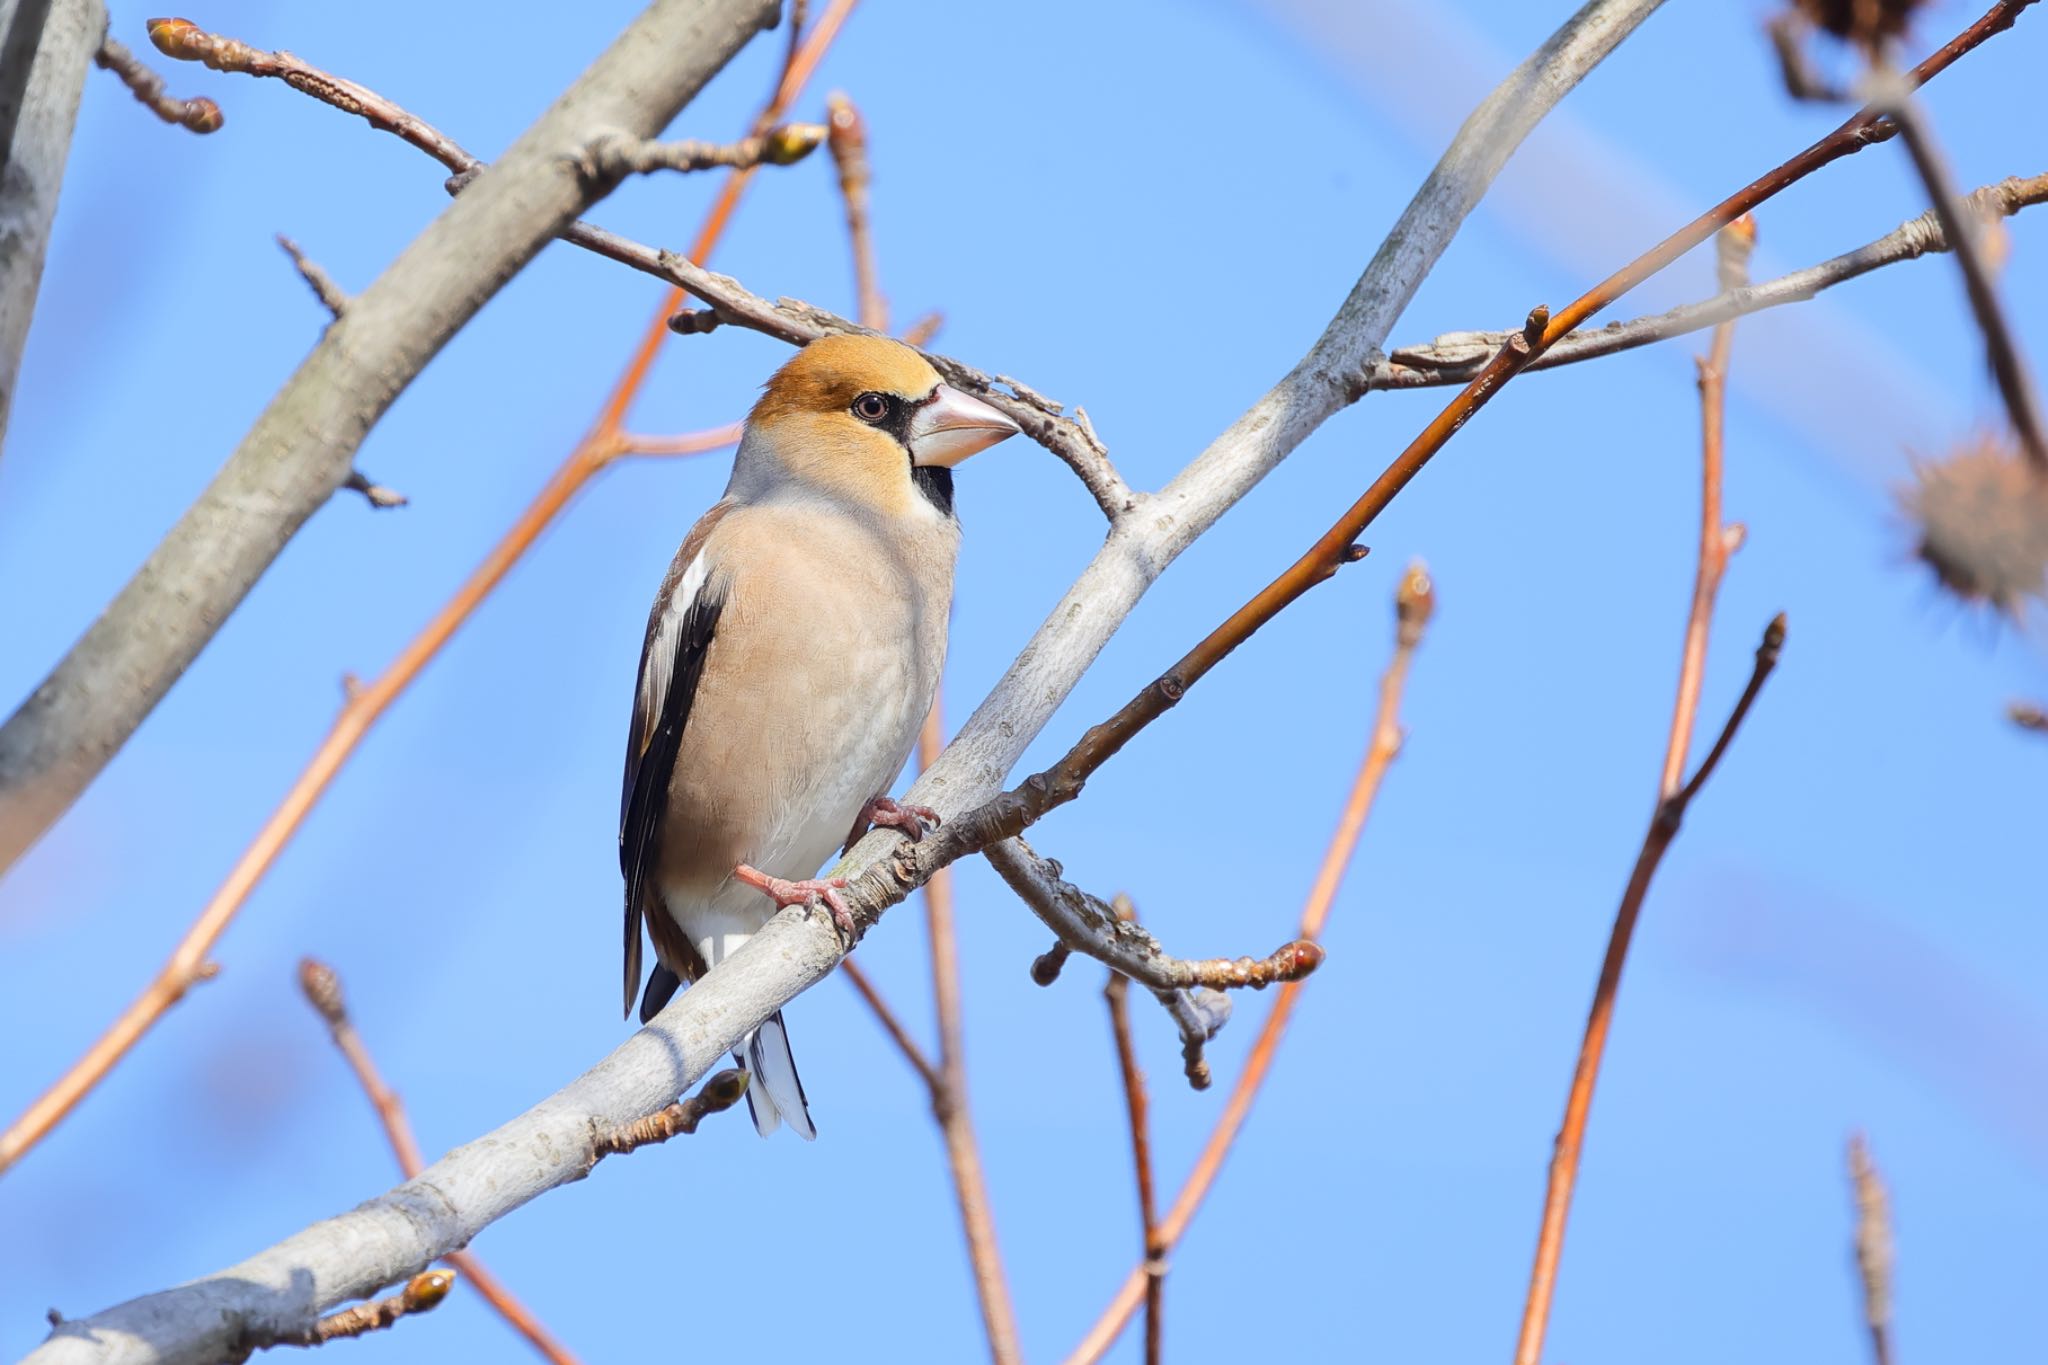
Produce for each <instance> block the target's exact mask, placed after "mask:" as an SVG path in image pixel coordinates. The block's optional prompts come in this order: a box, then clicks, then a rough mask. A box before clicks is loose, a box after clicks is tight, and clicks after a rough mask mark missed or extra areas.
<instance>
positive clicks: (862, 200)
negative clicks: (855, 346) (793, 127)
mask: <svg viewBox="0 0 2048 1365" xmlns="http://www.w3.org/2000/svg"><path fill="white" fill-rule="evenodd" d="M825 111H826V116H827V117H826V122H827V125H828V126H829V127H830V128H831V137H830V146H831V148H832V164H833V165H834V166H835V167H837V168H838V171H839V200H840V202H841V203H842V204H844V205H845V206H846V238H847V241H848V242H849V243H850V244H851V245H852V248H853V293H854V298H855V300H856V301H857V307H856V308H855V310H854V316H855V317H857V318H859V319H860V321H861V325H862V326H864V327H872V328H874V329H875V330H876V331H878V332H880V331H886V330H888V326H889V303H888V300H887V299H885V298H883V297H882V284H881V278H880V272H878V271H877V270H876V269H875V248H874V238H873V236H872V234H871V233H870V231H869V227H868V185H869V183H870V182H871V181H872V180H873V178H874V176H873V173H872V172H871V171H870V170H869V168H868V128H867V121H866V120H865V119H863V118H861V116H860V110H859V108H857V107H856V106H855V105H854V102H853V101H852V100H850V99H848V98H847V97H846V95H845V94H844V93H842V92H839V91H834V92H833V93H832V94H831V95H829V96H827V97H826V100H825ZM877 319H880V320H879V321H877ZM920 344H921V343H920Z"/></svg>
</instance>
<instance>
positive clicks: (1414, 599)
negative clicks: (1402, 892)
mask: <svg viewBox="0 0 2048 1365" xmlns="http://www.w3.org/2000/svg"><path fill="white" fill-rule="evenodd" d="M1435 610H1436V587H1435V585H1434V584H1433V583H1431V581H1430V578H1429V574H1428V572H1427V571H1426V570H1425V569H1424V568H1423V567H1422V565H1421V564H1419V563H1418V564H1415V565H1412V566H1410V568H1409V569H1408V572H1407V573H1405V574H1403V575H1402V577H1401V582H1400V584H1399V585H1398V586H1397V587H1396V588H1395V591H1394V622H1395V625H1394V653H1393V657H1392V658H1391V659H1389V660H1388V661H1387V667H1386V672H1385V673H1384V674H1382V675H1381V678H1380V696H1379V706H1378V709H1377V711H1376V712H1375V714H1374V717H1373V723H1372V730H1371V732H1370V733H1369V734H1368V735H1367V737H1366V745H1365V754H1364V756H1363V757H1362V758H1361V759H1360V760H1359V764H1358V774H1357V776H1356V777H1354V778H1353V779H1352V783H1351V793H1350V795H1349V796H1347V797H1346V798H1345V801H1344V809H1343V811H1342V813H1341V814H1340V815H1339V816H1338V817H1337V828H1336V830H1335V831H1334V832H1333V833H1332V834H1331V835H1330V843H1329V846H1328V847H1327V848H1326V849H1325V850H1324V853H1323V861H1322V865H1321V867H1320V869H1319V870H1318V871H1317V873H1316V879H1315V883H1314V884H1313V885H1312V886H1311V887H1310V889H1309V893H1308V898H1307V901H1306V903H1305V904H1304V905H1303V906H1302V911H1301V936H1302V938H1303V939H1304V940H1305V941H1307V942H1310V943H1313V942H1315V941H1316V940H1317V939H1318V938H1319V937H1321V935H1322V932H1323V926H1324V924H1326V923H1327V922H1328V920H1329V916H1330V909H1331V907H1332V906H1333V905H1335V904H1336V900H1337V890H1338V888H1339V887H1341V886H1342V885H1343V883H1344V873H1345V870H1346V869H1347V868H1349V867H1350V866H1351V858H1352V855H1353V854H1354V853H1356V852H1357V851H1358V840H1359V836H1360V835H1361V834H1363V833H1364V832H1365V822H1366V818H1367V817H1368V816H1370V815H1371V814H1372V807H1373V802H1374V800H1375V799H1376V798H1377V797H1378V796H1379V792H1380V786H1381V784H1382V783H1383V782H1384V781H1385V780H1386V775H1387V770H1388V769H1389V768H1390V767H1392V766H1393V762H1394V759H1395V758H1396V757H1397V756H1398V755H1399V754H1400V752H1401V698H1402V696H1403V694H1404V693H1405V692H1406V691H1407V687H1408V671H1409V669H1410V667H1411V666H1412V665H1413V663H1414V660H1415V651H1416V648H1417V647H1418V646H1420V645H1421V643H1422V635H1423V631H1424V630H1425V629H1426V628H1427V627H1428V625H1429V618H1430V616H1431V614H1432V613H1434V612H1435ZM1304 989H1305V985H1304V983H1302V982H1299V981H1290V982H1288V983H1287V984H1286V985H1284V986H1282V987H1281V988H1280V991H1279V998H1277V999H1276V1000H1274V1002H1273V1008H1272V1010H1271V1011H1270V1012H1269V1013H1268V1014H1267V1015H1266V1020H1265V1023H1264V1024H1263V1025H1261V1026H1260V1028H1259V1036H1258V1038H1257V1039H1256V1040H1255V1041H1254V1042H1253V1043H1252V1050H1251V1053H1250V1055H1249V1056H1248V1057H1247V1058H1246V1059H1245V1064H1244V1070H1243V1071H1241V1072H1240V1073H1238V1078H1237V1084H1236V1086H1235V1087H1234V1088H1233V1089H1232V1090H1231V1092H1230V1098H1229V1099H1228V1100H1227V1101H1226V1102H1225V1103H1224V1106H1223V1112H1222V1113H1221V1114H1220V1115H1218V1116H1217V1119H1216V1124H1215V1127H1213V1128H1212V1129H1210V1131H1209V1138H1208V1141H1206V1142H1204V1143H1203V1144H1202V1151H1201V1154H1200V1155H1199V1156H1198V1157H1196V1159H1195V1165H1194V1168H1193V1169H1192V1170H1190V1171H1189V1172H1188V1177H1187V1181H1186V1183H1184V1184H1183V1185H1182V1186H1181V1189H1180V1193H1179V1194H1178V1195H1176V1196H1175V1197H1174V1201H1173V1205H1172V1207H1171V1208H1170V1209H1168V1210H1167V1213H1166V1216H1165V1217H1163V1218H1161V1219H1159V1220H1158V1222H1157V1224H1156V1226H1155V1227H1154V1229H1153V1237H1152V1244H1151V1245H1149V1246H1148V1248H1147V1255H1146V1259H1145V1261H1143V1262H1140V1263H1139V1265H1138V1266H1137V1268H1136V1269H1134V1270H1133V1271H1131V1273H1130V1274H1129V1275H1128V1276H1126V1277H1125V1279H1124V1282H1123V1285H1122V1287H1121V1288H1120V1289H1118V1290H1117V1294H1116V1297H1115V1298H1114V1299H1112V1300H1111V1301H1110V1304H1109V1307H1107V1308H1105V1309H1104V1310H1103V1312H1102V1316H1101V1317H1100V1318H1098V1319H1096V1322H1095V1325H1094V1326H1093V1327H1091V1328H1089V1329H1088V1334H1087V1335H1086V1336H1085V1337H1083V1338H1082V1339H1081V1342H1080V1344H1079V1345H1077V1346H1076V1347H1075V1348H1074V1351H1073V1354H1071V1355H1070V1356H1068V1357H1067V1361H1066V1365H1093V1362H1095V1361H1098V1360H1100V1359H1101V1358H1102V1357H1103V1356H1104V1355H1105V1354H1107V1353H1108V1351H1109V1348H1110V1347H1111V1346H1114V1345H1115V1344H1116V1339H1117V1337H1118V1336H1120V1335H1121V1334H1122V1333H1123V1330H1124V1328H1125V1326H1126V1325H1128V1324H1129V1322H1130V1320H1131V1316H1132V1314H1134V1313H1136V1312H1137V1311H1138V1307H1139V1305H1140V1304H1142V1303H1146V1302H1148V1301H1149V1298H1150V1295H1151V1281H1152V1279H1153V1278H1154V1276H1153V1269H1152V1265H1151V1262H1152V1261H1153V1260H1154V1259H1155V1258H1156V1257H1163V1256H1165V1255H1166V1254H1167V1253H1168V1252H1170V1251H1172V1250H1173V1248H1174V1247H1175V1246H1176V1245H1177V1244H1178V1243H1179V1241H1180V1239H1181V1238H1182V1237H1183V1236H1184V1235H1185V1234H1186V1233H1187V1230H1188V1226H1189V1225H1190V1224H1191V1223H1192V1222H1193V1221H1194V1217H1195V1212H1196V1210H1198V1209H1199V1208H1201V1206H1202V1201H1203V1200H1204V1199H1206V1198H1207V1197H1208V1194H1209V1191H1210V1190H1211V1189H1212V1188H1214V1187H1215V1184H1216V1177H1217V1176H1218V1175H1219V1174H1221V1173H1222V1170H1223V1159H1224V1158H1225V1157H1226V1156H1228V1155H1229V1153H1230V1148H1231V1146H1232V1145H1233V1144H1234V1143H1235V1142H1236V1141H1237V1135H1238V1134H1239V1133H1240V1132H1242V1131H1243V1130H1244V1121H1245V1118H1246V1117H1247V1116H1248V1115H1249V1114H1250V1113H1251V1109H1252V1104H1253V1102H1254V1101H1255V1100H1257V1099H1258V1097H1259V1090H1260V1087H1261V1086H1263V1085H1264V1084H1265V1081H1266V1077H1267V1076H1268V1075H1269V1074H1270V1073H1271V1071H1272V1066H1273V1057H1274V1055H1275V1054H1276V1053H1277V1052H1278V1051H1279V1048H1280V1040H1281V1039H1282V1038H1283V1037H1284V1036H1285V1035H1286V1032H1287V1024H1288V1021H1289V1020H1290V1019H1292V1018H1293V1016H1294V1006H1295V1003H1296V1001H1298V1000H1299V999H1300V997H1301V992H1302V991H1303V990H1304ZM1153 1246H1156V1248H1157V1250H1156V1251H1154V1250H1153V1249H1152V1247H1153Z"/></svg>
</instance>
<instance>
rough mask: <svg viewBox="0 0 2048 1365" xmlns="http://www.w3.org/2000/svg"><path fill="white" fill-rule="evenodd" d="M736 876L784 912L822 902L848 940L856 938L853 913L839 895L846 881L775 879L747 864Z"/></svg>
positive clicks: (816, 878) (741, 865) (738, 868)
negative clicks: (794, 907)
mask: <svg viewBox="0 0 2048 1365" xmlns="http://www.w3.org/2000/svg"><path fill="white" fill-rule="evenodd" d="M732 875H733V876H734V877H736V878H737V879H739V880H740V881H743V882H745V883H746V884H747V885H748V886H751V887H753V888H754V889H755V890H756V891H759V892H761V893H762V894H763V895H765V896H767V897H768V899H770V900H772V901H774V902H775V904H776V905H777V906H778V907H781V908H783V909H787V908H789V907H790V906H792V905H802V906H812V905H817V904H820V903H822V904H823V905H824V906H825V908H826V909H827V910H830V911H831V912H832V923H834V924H835V925H837V926H839V932H840V933H842V934H844V935H846V936H847V937H848V938H853V937H856V933H855V925H854V922H853V911H851V910H849V909H847V907H846V898H845V897H844V896H842V895H840V894H839V893H840V891H841V890H842V889H844V887H845V886H846V878H844V877H806V878H804V879H803V880H802V881H795V882H793V881H790V880H788V879H786V878H783V877H771V876H769V875H768V874H767V873H765V872H763V871H761V870H760V869H759V868H754V867H749V866H747V865H746V864H745V863H741V864H740V865H739V866H738V867H736V868H734V869H733V870H732Z"/></svg>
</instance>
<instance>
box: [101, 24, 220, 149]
mask: <svg viewBox="0 0 2048 1365" xmlns="http://www.w3.org/2000/svg"><path fill="white" fill-rule="evenodd" d="M92 59H93V64H94V65H95V66H98V67H99V68H100V69H101V70H103V71H111V72H113V73H114V75H115V76H116V77H118V78H119V79H120V82H121V84H123V85H125V86H127V87H128V92H129V93H130V94H132V95H134V96H135V98H136V99H137V100H138V101H139V102H140V103H141V104H142V106H143V107H144V108H146V109H148V110H149V111H150V112H151V113H153V114H155V115H156V116H157V117H158V118H160V119H162V120H163V121H164V122H165V123H172V124H176V125H177V126H178V127H180V128H187V129H190V130H191V131H192V132H195V133H217V132H219V131H220V128H221V124H222V122H223V119H222V118H221V112H220V106H219V105H218V104H215V103H214V102H213V101H212V100H210V99H207V98H205V97H204V96H201V97H200V98H198V99H189V100H181V99H178V98H177V97H176V96H174V95H171V94H168V93H166V91H165V89H164V78H163V77H162V76H159V75H157V74H156V72H154V71H152V70H150V69H149V67H148V66H146V65H145V64H144V63H143V62H142V61H141V60H140V59H139V58H138V57H136V55H135V54H134V53H133V52H130V51H129V50H128V45H127V44H126V43H120V42H116V41H115V40H114V38H113V36H112V35H109V36H108V37H107V38H105V39H104V40H103V41H102V42H101V43H100V47H99V51H97V52H95V53H94V54H93V58H92Z"/></svg>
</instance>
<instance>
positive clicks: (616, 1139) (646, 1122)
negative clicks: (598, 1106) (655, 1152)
mask: <svg viewBox="0 0 2048 1365" xmlns="http://www.w3.org/2000/svg"><path fill="white" fill-rule="evenodd" d="M746 1093H747V1073H746V1072H744V1071H741V1070H740V1069H739V1068H738V1067H727V1068H726V1069H725V1070H723V1071H721V1072H719V1073H718V1074H717V1075H716V1076H713V1077H712V1078H711V1079H710V1080H708V1081H706V1082H704V1085H703V1088H701V1089H700V1090H698V1091H697V1093H696V1094H694V1095H692V1096H691V1097H690V1098H688V1099H686V1100H679V1101H677V1102H676V1103H674V1104H671V1105H670V1106H669V1107H668V1108H666V1109H663V1110H661V1111H660V1112H658V1113H654V1114H649V1115H648V1116H647V1117H646V1118H644V1119H639V1120H636V1121H634V1122H632V1123H622V1124H620V1125H619V1126H618V1127H617V1128H614V1129H613V1130H612V1131H611V1132H609V1133H603V1134H600V1135H598V1137H597V1139H596V1140H595V1141H594V1142H593V1143H592V1144H591V1156H590V1164H591V1165H593V1166H595V1165H596V1164H597V1163H598V1162H599V1161H601V1160H603V1159H604V1158H605V1157H608V1156H623V1155H625V1154H626V1153H627V1152H630V1151H633V1150H635V1149H636V1148H640V1147H645V1146H647V1145H648V1144H649V1143H654V1142H667V1141H668V1140H669V1139H670V1138H672V1137H678V1136H683V1135H686V1134H690V1133H694V1132H696V1131H697V1125H698V1124H700V1123H702V1122H703V1121H704V1118H705V1116H706V1115H709V1114H717V1113H722V1112H723V1111H725V1110H727V1109H730V1108H732V1107H733V1106H734V1105H735V1104H738V1103H739V1102H740V1098H741V1096H743V1095H745V1094H746Z"/></svg>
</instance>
